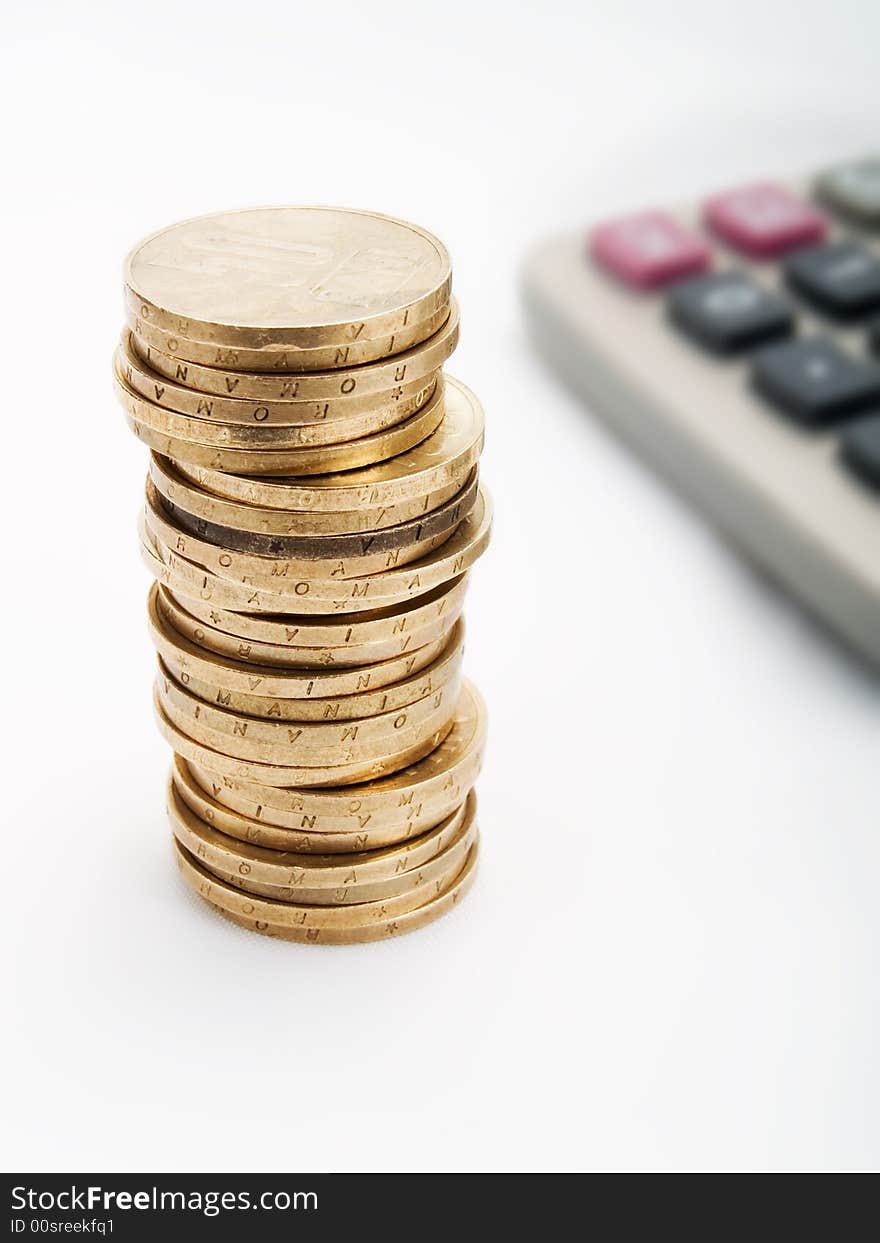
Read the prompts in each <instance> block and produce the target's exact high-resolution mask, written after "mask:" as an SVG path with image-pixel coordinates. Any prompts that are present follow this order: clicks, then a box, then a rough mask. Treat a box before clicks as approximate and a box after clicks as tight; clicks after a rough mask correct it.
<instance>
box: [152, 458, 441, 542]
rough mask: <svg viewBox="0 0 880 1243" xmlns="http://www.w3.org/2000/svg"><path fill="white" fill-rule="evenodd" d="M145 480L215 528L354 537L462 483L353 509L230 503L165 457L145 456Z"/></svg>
mask: <svg viewBox="0 0 880 1243" xmlns="http://www.w3.org/2000/svg"><path fill="white" fill-rule="evenodd" d="M150 478H151V479H152V481H153V483H154V484H155V486H156V489H157V491H158V492H160V493H161V494H162V496H164V497H165V498H166V499H167V500H169V501H173V502H175V503H176V504H179V505H180V506H181V508H182V509H185V510H186V511H187V513H190V514H193V515H195V516H196V517H198V518H204V519H205V520H206V521H207V522H216V523H218V524H219V525H220V526H229V527H236V528H237V529H238V530H239V531H255V532H259V533H260V534H262V535H309V536H314V535H320V536H323V535H356V534H362V533H363V532H365V531H380V530H387V529H388V527H394V526H399V525H400V524H401V523H404V522H411V521H413V519H416V518H421V517H425V516H426V515H427V514H430V513H431V512H432V511H433V510H435V509H437V508H439V507H440V506H441V505H443V504H445V503H446V501H448V500H449V499H450V498H451V497H453V496H455V494H456V492H459V491H460V490H461V487H462V486H463V485H461V484H460V482H459V481H458V480H455V479H454V480H453V481H452V482H451V483H448V484H447V485H446V486H445V487H444V488H440V489H438V490H437V491H435V492H428V493H426V494H425V495H424V496H417V497H414V498H413V499H412V500H410V501H402V502H400V503H399V504H397V505H378V506H375V505H364V506H363V507H362V508H360V509H355V510H350V511H349V510H336V511H334V510H329V511H327V512H326V513H322V512H321V511H320V510H317V511H316V510H312V511H310V512H305V511H303V510H285V509H266V508H264V507H261V506H258V505H248V504H246V503H245V502H242V501H230V500H227V499H226V498H225V497H220V496H215V495H214V494H213V493H212V492H207V491H205V489H204V488H201V487H199V486H198V484H194V483H192V482H191V481H190V480H189V479H186V478H185V477H184V476H183V475H182V474H181V473H180V472H179V471H178V470H177V467H176V466H175V464H174V463H173V462H171V461H170V460H169V459H168V458H165V457H160V456H159V455H158V454H156V453H153V454H151V455H150Z"/></svg>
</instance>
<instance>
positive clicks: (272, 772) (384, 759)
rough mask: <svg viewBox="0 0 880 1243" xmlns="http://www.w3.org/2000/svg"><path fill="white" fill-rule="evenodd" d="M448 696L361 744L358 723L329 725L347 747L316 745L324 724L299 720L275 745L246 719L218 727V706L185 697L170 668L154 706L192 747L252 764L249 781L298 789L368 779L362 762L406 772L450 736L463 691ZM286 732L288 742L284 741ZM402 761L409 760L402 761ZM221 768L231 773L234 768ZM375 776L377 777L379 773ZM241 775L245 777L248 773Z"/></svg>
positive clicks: (159, 684)
mask: <svg viewBox="0 0 880 1243" xmlns="http://www.w3.org/2000/svg"><path fill="white" fill-rule="evenodd" d="M450 691H451V692H452V693H451V694H450V696H449V697H448V698H446V697H445V694H444V692H443V691H438V692H437V699H438V700H439V703H438V704H435V703H434V702H433V701H431V700H429V702H428V708H427V710H426V711H427V715H425V717H424V719H423V720H417V717H418V716H420V715H421V713H420V712H419V711H418V710H417V709H416V707H415V705H412V706H411V707H410V708H407V709H402V710H401V712H400V713H399V714H398V715H399V716H405V717H406V718H407V721H406V724H405V725H404V727H403V728H401V729H399V730H397V731H396V732H394V731H392V732H391V733H388V734H385V735H382V736H381V737H378V736H371V737H367V736H365V737H364V738H363V739H362V738H361V736H360V724H359V722H358V721H342V722H340V724H339V725H338V726H335V725H334V726H332V727H331V729H332V732H333V733H334V734H335V735H336V737H337V738H341V739H342V742H341V744H340V743H338V742H337V743H326V744H324V745H322V744H321V743H320V742H313V741H312V740H311V739H312V735H313V731H319V730H321V729H322V726H321V725H313V726H312V727H311V729H310V728H309V726H308V723H303V722H299V721H297V722H289V723H288V722H285V723H283V724H282V726H281V729H280V730H279V735H281V737H280V738H279V741H278V742H277V743H271V742H266V741H264V740H263V739H262V738H258V737H256V736H252V732H253V729H252V727H251V726H250V718H247V717H242V716H237V717H236V716H234V714H229V718H230V719H229V720H228V722H226V723H225V724H224V725H223V727H222V728H219V721H220V720H222V718H223V714H224V712H225V710H224V709H218V708H212V707H211V705H208V704H205V703H204V701H203V700H200V699H196V698H195V697H194V696H189V695H187V694H186V692H184V691H183V689H182V688H181V687H180V686H179V685H178V684H177V683H175V682H173V681H172V680H171V678H170V677H168V676H167V675H166V674H165V673H164V671H161V672H160V676H159V677H158V678H157V679H156V683H155V687H154V702H155V703H156V704H157V705H158V707H159V709H160V711H161V716H162V719H163V721H164V722H165V723H167V724H169V725H170V726H171V727H173V728H174V729H175V730H177V731H180V732H182V733H183V734H185V735H186V737H187V739H188V740H189V741H190V742H194V743H198V744H199V745H200V746H203V747H207V748H209V749H210V750H211V751H212V752H216V753H217V755H218V756H221V757H223V758H224V759H225V760H227V761H233V762H236V761H242V762H245V763H247V764H248V765H249V766H250V773H251V775H250V777H248V778H246V779H247V780H251V781H260V782H267V783H268V784H270V785H279V786H284V787H286V788H289V787H291V786H297V785H320V784H331V785H333V784H336V780H337V777H338V778H341V779H342V781H347V782H352V781H362V780H365V779H368V778H369V776H370V774H371V773H372V772H373V771H374V770H373V769H372V768H371V769H368V770H366V771H363V772H362V768H363V765H376V766H381V768H382V771H383V772H386V773H387V772H391V771H392V770H393V769H394V768H395V767H398V768H399V767H402V766H403V765H405V764H406V763H408V757H409V756H410V755H411V754H412V752H413V751H414V750H416V749H418V748H419V747H421V746H422V744H423V743H424V744H427V743H428V742H429V740H430V739H432V738H433V739H434V740H435V741H434V744H433V745H434V746H436V745H437V743H438V742H439V741H440V739H441V738H443V737H445V735H446V733H448V732H449V729H450V728H451V725H452V719H453V717H454V716H455V707H456V701H457V699H458V694H457V692H458V686H457V685H455V686H453V687H451V688H450ZM209 711H210V712H211V716H210V717H209V715H208V713H209ZM368 719H370V720H372V718H368ZM254 721H255V725H256V724H262V725H263V727H264V731H265V727H266V726H267V725H268V726H271V725H275V724H277V722H259V721H258V718H254ZM328 732H330V731H328ZM285 735H286V741H282V738H284V736H285ZM182 754H186V753H185V752H182ZM402 756H403V757H407V758H404V759H403V763H402V764H401V762H400V757H402ZM220 771H230V770H229V766H228V764H226V765H224V766H223V768H221V769H220ZM375 771H376V772H378V768H377V769H376V770H375ZM241 775H242V776H244V773H243V772H242V773H241Z"/></svg>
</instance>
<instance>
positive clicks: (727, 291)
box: [666, 271, 794, 354]
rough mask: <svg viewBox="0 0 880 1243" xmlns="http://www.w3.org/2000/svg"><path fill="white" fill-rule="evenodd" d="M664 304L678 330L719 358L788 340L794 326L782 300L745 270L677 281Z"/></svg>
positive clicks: (792, 319) (790, 314)
mask: <svg viewBox="0 0 880 1243" xmlns="http://www.w3.org/2000/svg"><path fill="white" fill-rule="evenodd" d="M666 305H667V308H668V311H669V314H670V315H671V317H672V319H673V320H674V322H675V323H676V324H677V325H678V326H679V327H680V328H682V329H683V330H684V331H685V332H686V333H688V335H689V336H691V337H694V338H695V339H696V340H697V341H699V342H700V344H701V345H705V346H708V347H709V349H711V350H715V351H716V352H717V353H721V354H729V353H732V352H733V351H734V350H739V349H745V348H746V347H747V346H750V345H757V344H758V343H759V342H762V341H769V340H772V339H773V338H774V337H784V336H787V335H788V334H789V333H790V332H791V330H792V327H793V326H794V317H793V316H792V313H791V311H790V310H789V308H788V307H787V306H786V304H785V303H784V302H783V301H782V299H781V298H779V297H777V296H776V294H774V293H771V292H770V291H769V290H767V289H765V288H764V287H763V285H759V284H758V283H757V282H756V281H753V280H751V279H750V278H749V277H748V276H747V275H746V274H745V273H744V272H736V271H732V272H714V273H712V274H711V275H710V276H697V277H694V278H693V279H692V280H685V281H680V282H679V283H678V284H677V285H675V286H674V287H673V288H672V290H671V291H670V293H669V296H668V299H667V304H666Z"/></svg>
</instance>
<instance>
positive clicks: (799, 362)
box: [752, 337, 880, 426]
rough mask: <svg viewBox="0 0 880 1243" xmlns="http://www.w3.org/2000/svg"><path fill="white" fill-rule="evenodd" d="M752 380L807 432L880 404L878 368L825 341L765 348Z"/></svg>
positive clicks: (816, 338)
mask: <svg viewBox="0 0 880 1243" xmlns="http://www.w3.org/2000/svg"><path fill="white" fill-rule="evenodd" d="M752 380H753V383H754V385H755V387H756V388H757V390H758V392H760V393H762V394H763V395H764V396H765V397H767V398H769V400H770V401H771V402H773V404H774V405H775V406H778V407H779V408H780V409H781V410H784V411H785V412H786V413H787V414H789V415H791V416H792V417H793V418H795V419H797V421H798V422H799V423H804V424H807V425H808V426H818V425H819V424H822V423H830V422H832V421H833V420H834V419H837V418H841V417H843V416H844V415H847V414H853V413H855V412H857V411H859V410H864V409H865V408H866V407H868V406H871V405H873V404H874V403H875V402H878V401H880V368H877V367H873V366H871V365H870V364H868V363H864V362H861V361H860V360H859V359H857V358H853V357H851V356H850V355H849V354H845V353H844V352H843V350H841V349H840V348H839V346H837V345H835V343H834V342H833V341H829V340H827V339H826V338H823V337H813V338H811V339H809V340H798V341H786V342H785V343H784V344H782V345H768V346H765V347H764V349H762V350H761V351H760V352H759V353H758V354H757V355H756V357H755V365H754V371H753V372H752Z"/></svg>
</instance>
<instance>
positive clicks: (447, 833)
mask: <svg viewBox="0 0 880 1243" xmlns="http://www.w3.org/2000/svg"><path fill="white" fill-rule="evenodd" d="M465 811H467V814H465ZM168 819H169V821H170V823H171V831H172V833H173V834H174V836H175V837H176V838H177V840H178V841H179V842H180V844H181V845H182V846H184V847H185V848H186V849H187V850H188V851H189V852H190V854H191V855H192V856H193V858H195V859H196V860H197V861H198V862H199V863H200V864H201V866H202V867H203V868H205V870H206V871H208V872H210V873H211V874H212V875H213V876H216V877H218V878H219V879H220V880H223V881H225V882H226V884H228V885H231V886H232V887H233V888H236V889H241V890H243V891H244V892H245V893H251V894H256V895H257V896H259V897H264V898H273V899H277V900H278V901H281V902H296V903H297V904H301V905H306V906H342V905H345V906H350V905H352V904H353V903H359V902H374V901H377V900H381V899H383V898H394V897H397V896H398V894H403V893H408V892H412V891H413V890H415V889H418V888H419V887H424V888H425V889H430V886H431V885H432V884H433V882H434V881H435V880H436V879H438V878H439V877H441V876H442V875H444V874H445V873H447V872H448V870H449V868H450V866H452V865H454V864H455V863H458V864H459V865H461V864H462V863H463V862H464V857H465V855H466V854H467V852H468V851H469V850H470V848H471V846H472V845H473V842H474V839H475V837H476V833H477V823H476V799H475V798H474V797H471V798H470V799H469V802H468V804H467V808H466V809H465V807H462V808H459V809H458V811H457V813H456V814H455V816H454V817H452V819H453V820H454V821H455V822H456V827H455V829H454V830H452V829H449V828H448V827H447V826H448V825H449V824H450V821H449V820H447V821H444V823H443V825H442V826H441V829H440V831H439V832H434V833H431V834H428V838H429V842H430V845H428V846H425V845H421V844H420V845H419V846H418V847H417V849H415V850H413V849H412V848H413V847H414V846H415V845H416V844H415V843H409V846H410V850H409V851H408V852H407V851H406V850H400V849H397V850H392V851H388V850H385V851H380V852H375V853H378V854H379V856H380V867H379V868H376V867H375V861H373V868H372V871H371V865H370V862H369V860H370V855H369V854H366V855H365V854H364V853H363V852H361V853H360V854H358V855H357V856H356V859H359V860H364V865H363V867H358V863H357V862H356V861H355V860H350V859H348V860H346V859H342V860H340V857H339V855H331V856H327V858H329V859H330V860H331V861H332V862H331V863H330V866H327V865H326V863H325V866H324V867H318V866H316V864H315V857H314V856H312V855H297V854H291V853H290V852H286V851H278V850H264V849H263V848H261V847H259V846H249V845H246V844H244V843H242V842H239V841H236V839H235V838H231V837H226V836H225V835H224V834H222V833H218V832H217V831H216V830H215V829H212V828H211V827H210V826H209V825H207V824H205V823H204V821H202V820H201V819H200V818H199V817H198V816H196V815H194V814H193V812H192V811H191V810H190V808H189V807H188V806H187V804H186V802H185V801H184V800H183V799H182V798H181V796H180V795H179V794H178V792H177V790H176V789H175V786H174V783H173V782H170V783H169V790H168ZM300 861H302V862H300ZM302 864H304V866H303V865H302ZM334 878H335V879H334Z"/></svg>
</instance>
